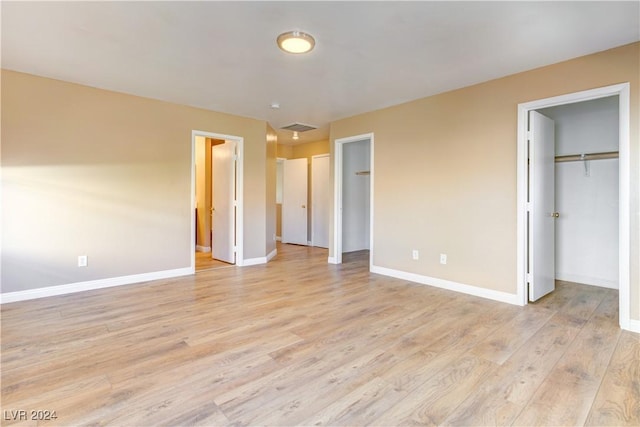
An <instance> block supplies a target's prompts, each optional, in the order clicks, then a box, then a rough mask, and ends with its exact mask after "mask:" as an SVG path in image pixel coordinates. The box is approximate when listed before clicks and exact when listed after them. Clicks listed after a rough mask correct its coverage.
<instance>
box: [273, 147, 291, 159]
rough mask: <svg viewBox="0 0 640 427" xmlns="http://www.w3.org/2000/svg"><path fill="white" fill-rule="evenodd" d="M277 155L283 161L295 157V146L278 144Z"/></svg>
mask: <svg viewBox="0 0 640 427" xmlns="http://www.w3.org/2000/svg"><path fill="white" fill-rule="evenodd" d="M276 151H277V153H276V155H277V157H279V158H281V159H290V158H291V156H293V146H291V145H284V144H277V148H276Z"/></svg>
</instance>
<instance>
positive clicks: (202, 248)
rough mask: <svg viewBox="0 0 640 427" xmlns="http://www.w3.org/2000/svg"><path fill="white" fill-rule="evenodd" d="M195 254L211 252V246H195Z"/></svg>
mask: <svg viewBox="0 0 640 427" xmlns="http://www.w3.org/2000/svg"><path fill="white" fill-rule="evenodd" d="M196 252H211V246H199V245H196Z"/></svg>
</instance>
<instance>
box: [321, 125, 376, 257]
mask: <svg viewBox="0 0 640 427" xmlns="http://www.w3.org/2000/svg"><path fill="white" fill-rule="evenodd" d="M363 140H369V144H370V147H371V155H370V157H369V162H370V165H369V166H370V168H369V170H370V181H369V206H370V208H369V269H371V266H372V265H373V219H374V215H373V213H374V210H375V209H374V204H373V185H374V181H375V180H374V179H373V178H374V172H373V169H374V168H373V165H374V161H373V152H374V150H373V132H371V133H365V134H362V135H355V136H348V137H346V138H338V139H336V140H335V149H334V151H333V154H334V156H333V184H334V186H333V242H331V246H332V252H333V257H329V259H328V262H329V263H330V264H342V157H343V148H344V144H348V143H350V142H358V141H363Z"/></svg>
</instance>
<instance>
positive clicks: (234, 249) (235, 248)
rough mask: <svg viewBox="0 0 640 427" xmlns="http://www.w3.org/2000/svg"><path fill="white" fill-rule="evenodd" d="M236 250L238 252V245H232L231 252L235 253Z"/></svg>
mask: <svg viewBox="0 0 640 427" xmlns="http://www.w3.org/2000/svg"><path fill="white" fill-rule="evenodd" d="M236 252H238V247H237V246H234V247H233V253H234V254H235V253H236Z"/></svg>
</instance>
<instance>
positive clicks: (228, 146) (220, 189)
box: [211, 141, 236, 264]
mask: <svg viewBox="0 0 640 427" xmlns="http://www.w3.org/2000/svg"><path fill="white" fill-rule="evenodd" d="M211 157H212V161H211V169H212V171H211V179H212V181H213V182H212V185H211V189H212V193H213V194H212V195H211V200H212V213H211V231H212V242H211V257H212V258H215V259H217V260H220V261H224V262H228V263H230V264H235V262H236V256H235V255H236V254H235V235H236V233H235V223H236V196H235V193H236V188H235V187H236V182H235V175H236V149H235V142H233V141H225V143H224V144H218V145H214V146H213V147H212V149H211Z"/></svg>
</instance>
